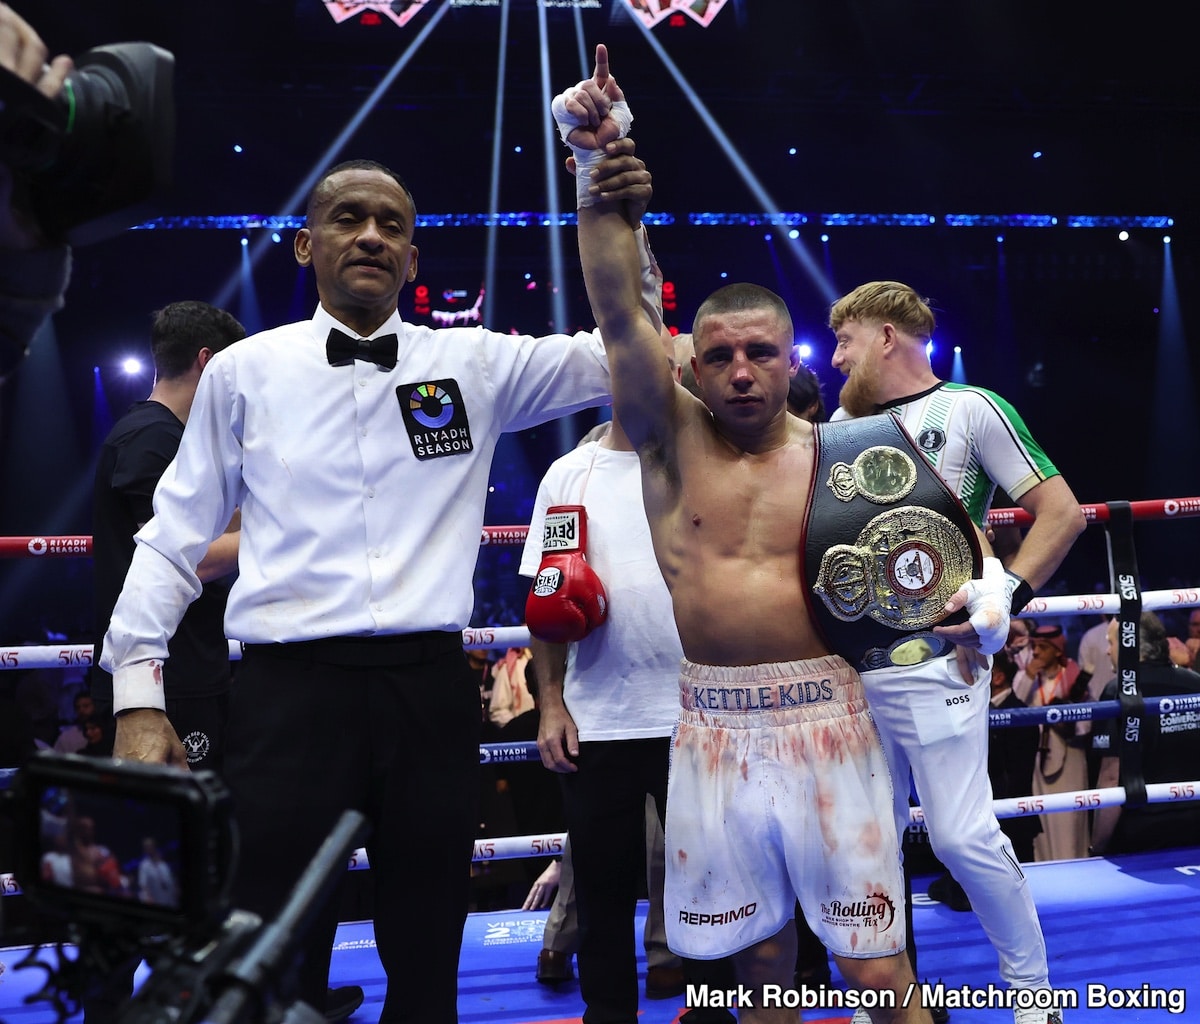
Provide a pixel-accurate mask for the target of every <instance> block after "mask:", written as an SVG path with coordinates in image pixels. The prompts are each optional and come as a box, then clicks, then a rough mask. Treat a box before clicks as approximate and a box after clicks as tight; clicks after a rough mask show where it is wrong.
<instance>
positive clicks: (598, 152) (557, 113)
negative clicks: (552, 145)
mask: <svg viewBox="0 0 1200 1024" xmlns="http://www.w3.org/2000/svg"><path fill="white" fill-rule="evenodd" d="M580 84H581V85H582V83H580ZM575 88H576V89H578V88H579V86H576V87H575ZM574 91H575V90H574V89H568V90H567V91H566V92H560V93H559V94H558V95H557V96H555V97H554V101H553V102H552V103H551V104H550V112H551V113H552V114H553V115H554V123H555V124H557V125H558V134H559V136H560V137H561V138H562V140H563V142H565V143H566V144H567V146H569V147H570V149H571V152H572V153H573V154H574V155H575V199H576V207H578V208H583V207H585V206H595V205H596V203H597V202H599V200H598V199H597V197H596V196H594V195H592V194H591V193H590V192H589V191H588V189H589V188H591V186H592V184H593V181H592V171H593V170H594V169H595V168H596V167H597V166H598V165H599V164H600V161H601V160H603V159H604V150H602V149H582V148H580V147H579V146H576V145H574V144H572V142H571V140H570V138H569V136H570V134H571V132H573V131H574V130H575V129H576V128H583V127H587V125H588V121H587V118H579V117H575V116H574V115H573V114H571V113H570V112H569V111H568V110H567V95H568V94H569V93H572V92H574ZM609 116H610V117H612V118H613V120H614V121H616V122H617V127H618V134H617V138H619V139H623V138H625V136H626V135H628V134H629V126H630V125H632V124H633V113H632V111H630V109H629V104H628V103H626V102H625V101H624V100H618V101H617V102H615V103H614V104H613V105H612V109H611V110H610V111H609Z"/></svg>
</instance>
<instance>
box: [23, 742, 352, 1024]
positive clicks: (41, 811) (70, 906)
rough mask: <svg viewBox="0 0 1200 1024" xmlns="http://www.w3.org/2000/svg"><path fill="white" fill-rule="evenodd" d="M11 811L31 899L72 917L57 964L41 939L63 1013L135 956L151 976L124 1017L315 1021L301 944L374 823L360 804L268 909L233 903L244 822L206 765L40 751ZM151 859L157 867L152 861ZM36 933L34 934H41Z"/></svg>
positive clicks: (52, 991) (33, 961) (51, 989)
mask: <svg viewBox="0 0 1200 1024" xmlns="http://www.w3.org/2000/svg"><path fill="white" fill-rule="evenodd" d="M4 811H5V814H4V818H5V819H7V821H8V823H9V824H10V825H13V826H15V835H14V837H13V838H14V844H13V845H14V846H15V852H14V856H15V858H16V865H15V869H14V872H13V873H14V875H15V877H16V880H17V882H18V883H19V884H20V886H21V888H22V890H23V891H24V893H25V894H26V896H27V897H28V898H29V900H30V902H31V904H33V906H35V907H36V908H38V909H40V910H42V911H43V912H44V913H45V915H46V916H47V917H55V918H58V919H60V920H62V921H65V922H67V925H66V930H67V933H68V935H67V937H68V939H69V941H70V943H73V944H74V945H75V946H76V947H77V949H78V956H77V957H76V958H75V959H73V960H72V959H71V958H70V957H69V956H68V955H67V954H66V952H65V947H64V944H63V942H62V941H59V942H58V944H57V946H56V951H57V953H58V957H57V963H56V964H51V963H48V962H46V961H43V960H41V959H39V957H38V949H39V946H38V945H35V946H34V947H33V949H32V950H31V952H30V953H29V954H28V955H27V957H26V958H25V959H24V960H23V961H22V962H21V963H18V964H17V965H16V967H17V969H21V968H25V967H40V968H41V969H42V970H43V971H45V972H46V973H47V975H48V981H47V983H46V986H45V987H44V988H43V990H42V992H41V993H40V994H39V998H41V999H45V1000H47V1001H50V1002H52V1003H53V1004H54V1006H55V1007H56V1008H57V1009H58V1010H59V1011H60V1017H59V1019H65V1016H66V1015H67V1014H68V1013H73V1012H75V1011H74V1010H70V1011H67V1010H66V1009H65V1007H66V1004H67V1003H68V1002H69V1003H71V1004H72V1005H74V1006H75V1007H76V1008H78V1007H79V1005H81V1003H82V1001H83V1000H84V999H85V998H86V997H87V996H88V994H89V993H92V994H95V993H96V992H97V988H96V986H97V984H99V985H100V986H101V987H102V988H103V987H104V986H107V985H109V984H110V979H111V978H112V977H113V976H114V975H116V976H117V978H118V980H120V971H121V970H122V969H123V968H126V969H128V970H129V971H130V976H131V975H132V968H133V966H134V965H135V964H136V963H137V962H138V961H139V960H141V959H143V958H144V959H146V960H147V961H148V962H149V963H150V964H151V967H152V969H151V974H150V977H149V978H148V979H147V980H146V982H145V983H144V984H143V986H142V987H141V989H139V990H138V992H137V993H136V994H135V995H134V996H133V997H132V998H131V999H130V1000H129V1001H128V1002H127V1003H126V1004H125V1006H124V1008H123V1009H122V1010H121V1012H120V1015H119V1020H120V1022H121V1024H160V1022H161V1021H164V1020H170V1021H175V1022H176V1024H321V1022H322V1021H323V1020H324V1017H323V1015H322V1014H321V1013H319V1012H318V1011H316V1010H313V1009H312V1008H311V1007H308V1006H307V1005H306V1004H304V1003H302V1002H300V1001H299V1000H297V999H296V997H295V989H296V978H297V975H296V969H295V968H296V959H297V956H298V951H299V948H300V943H301V941H302V940H303V938H304V936H305V935H307V933H308V931H309V929H310V928H311V927H312V924H313V922H314V921H315V920H316V917H317V914H318V913H319V912H320V909H321V908H322V907H323V906H324V905H325V904H326V903H327V902H328V900H329V899H330V897H331V895H332V894H333V892H334V891H335V890H336V888H337V885H338V882H339V880H340V879H341V878H342V877H344V875H345V872H346V864H347V860H348V858H349V857H350V854H351V853H352V852H353V851H354V850H355V849H357V847H358V845H359V844H360V843H361V842H362V841H363V840H364V839H365V838H366V836H367V834H368V833H369V831H370V829H369V827H368V825H367V822H366V818H365V817H364V816H363V815H362V814H360V813H359V812H357V811H352V810H346V811H343V812H342V815H341V817H340V818H339V819H338V822H337V824H336V825H335V826H334V828H333V830H332V831H331V832H330V833H329V835H328V836H327V837H326V839H325V841H324V842H323V843H322V844H321V847H320V848H319V849H318V850H317V852H316V854H315V856H314V857H313V859H312V861H311V863H310V864H309V866H308V867H307V868H306V869H305V870H304V872H303V873H302V874H301V876H300V878H299V879H297V881H296V883H295V886H294V887H293V889H292V892H291V895H290V896H289V897H288V899H287V900H286V901H285V903H284V904H283V906H282V907H281V908H280V909H279V910H278V912H277V913H276V915H275V916H274V917H273V919H271V920H269V921H264V920H263V919H262V918H261V917H260V916H259V915H257V914H254V913H250V912H249V911H245V910H238V909H234V908H232V907H231V898H230V891H231V888H232V882H233V878H234V873H235V870H236V859H237V858H236V851H237V829H236V824H235V821H234V818H233V802H232V799H231V797H230V794H229V791H228V790H227V788H226V787H225V784H224V783H223V782H222V781H221V780H220V778H219V777H218V776H217V775H215V774H214V773H213V772H211V771H198V772H186V771H181V770H180V769H178V768H168V767H166V766H163V765H146V764H141V763H138V762H133V761H122V760H108V759H106V758H94V757H83V756H80V755H78V754H55V753H52V752H49V751H47V752H44V753H40V754H37V755H35V756H34V757H33V758H31V759H30V760H29V762H28V763H27V764H26V765H25V767H24V768H22V769H21V770H20V771H19V772H18V773H17V775H16V778H15V781H14V783H13V786H12V788H11V791H10V792H9V793H7V794H5V800H4ZM147 865H149V867H148V868H147ZM39 945H40V942H39Z"/></svg>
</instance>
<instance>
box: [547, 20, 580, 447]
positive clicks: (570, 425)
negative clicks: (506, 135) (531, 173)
mask: <svg viewBox="0 0 1200 1024" xmlns="http://www.w3.org/2000/svg"><path fill="white" fill-rule="evenodd" d="M537 12H538V50H539V53H538V57H539V59H540V62H541V84H542V142H543V145H542V151H543V153H544V154H545V165H546V210H547V212H548V214H549V218H548V219H549V224H548V225H547V227H546V231H547V233H548V234H549V236H550V238H549V241H550V289H549V291H550V307H551V311H552V312H551V316H552V319H553V329H554V330H556V331H566V330H567V329H568V327H567V301H566V296H565V295H564V294H563V292H564V288H565V285H566V280H567V278H566V263H565V262H564V261H563V246H562V232H561V231H560V230H559V228H558V227H557V225H558V222H559V211H560V210H561V209H562V205H561V203H560V202H559V197H558V182H559V179H560V178H561V177H563V172H562V169H561V164H560V163H559V159H560V154H561V153H562V148H561V142H560V140H559V135H558V127H557V126H556V125H555V123H554V115H553V114H551V113H550V101H551V100H552V99H553V98H554V95H555V94H554V92H553V90H552V89H551V87H550V45H549V34H548V31H547V26H546V8H545V7H543V6H542V5H541V4H538V8H537ZM556 429H557V431H558V436H557V442H558V450H559V451H560V452H568V451H570V450H571V449H572V448H574V447H575V441H576V440H577V437H578V430H577V429H576V424H575V417H574V416H563V417H560V418H559V420H558V421H557V423H556Z"/></svg>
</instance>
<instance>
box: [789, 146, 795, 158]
mask: <svg viewBox="0 0 1200 1024" xmlns="http://www.w3.org/2000/svg"><path fill="white" fill-rule="evenodd" d="M795 155H796V147H795V146H792V147H791V149H789V150H788V156H795Z"/></svg>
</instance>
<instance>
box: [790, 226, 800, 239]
mask: <svg viewBox="0 0 1200 1024" xmlns="http://www.w3.org/2000/svg"><path fill="white" fill-rule="evenodd" d="M799 237H800V232H799V231H797V230H796V229H795V228H792V230H791V231H789V232H788V238H792V239H795V238H799Z"/></svg>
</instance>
